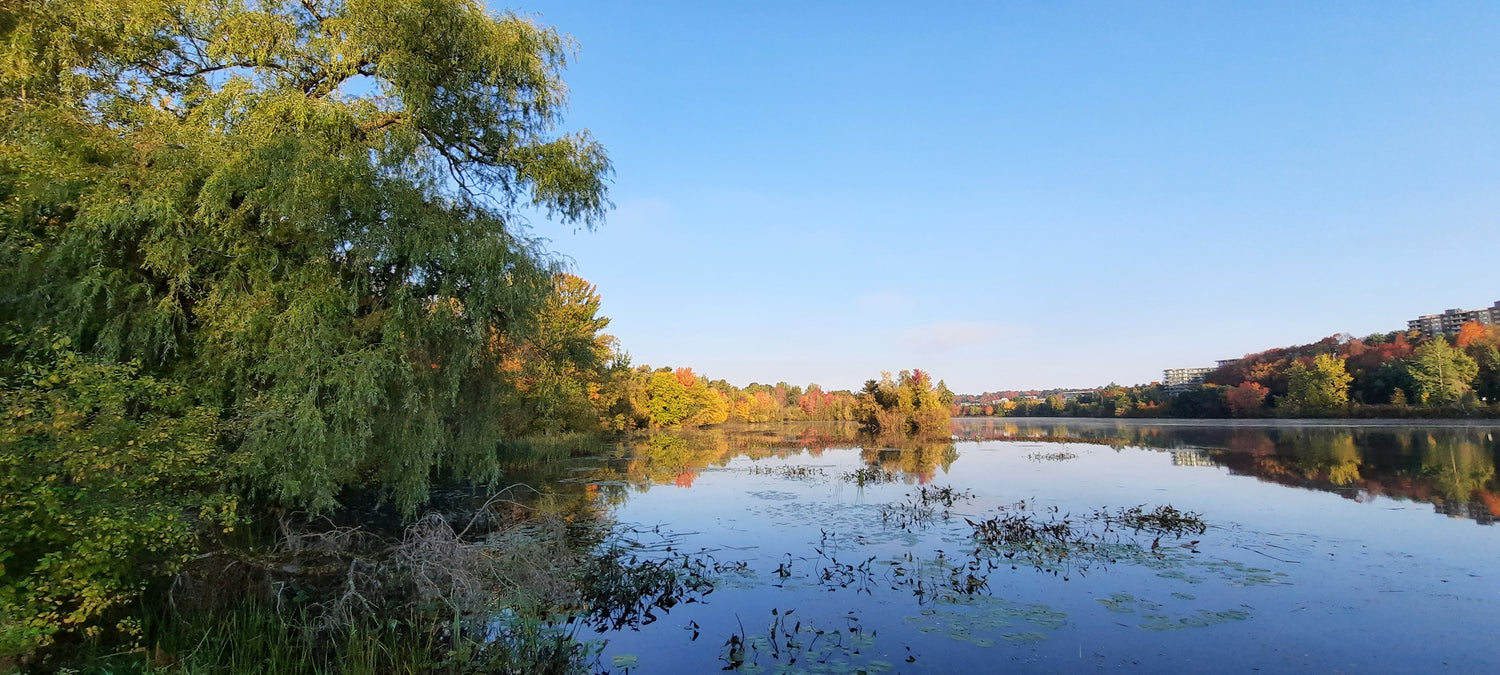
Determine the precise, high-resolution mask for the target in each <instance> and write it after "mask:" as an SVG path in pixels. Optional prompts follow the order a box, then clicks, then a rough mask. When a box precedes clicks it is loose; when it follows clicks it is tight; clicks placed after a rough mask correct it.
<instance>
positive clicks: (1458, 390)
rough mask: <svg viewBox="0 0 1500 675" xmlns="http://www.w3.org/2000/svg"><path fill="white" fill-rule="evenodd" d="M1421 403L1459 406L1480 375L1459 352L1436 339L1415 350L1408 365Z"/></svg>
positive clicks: (1442, 339)
mask: <svg viewBox="0 0 1500 675" xmlns="http://www.w3.org/2000/svg"><path fill="white" fill-rule="evenodd" d="M1406 369H1407V371H1408V372H1409V373H1410V374H1411V379H1412V380H1413V381H1414V382H1415V383H1416V387H1417V388H1416V393H1417V396H1418V397H1419V399H1420V400H1422V401H1423V402H1425V403H1428V404H1431V405H1452V404H1455V403H1458V402H1459V401H1460V400H1461V399H1462V398H1463V395H1464V394H1465V393H1468V392H1469V389H1470V387H1469V385H1470V383H1472V382H1473V381H1474V378H1475V377H1476V376H1478V375H1479V365H1478V364H1477V363H1475V361H1474V359H1472V358H1470V357H1469V355H1468V354H1465V353H1464V352H1463V350H1462V349H1458V348H1456V347H1450V346H1448V341H1447V340H1446V339H1444V338H1443V337H1441V336H1439V337H1437V338H1434V339H1433V340H1432V341H1431V342H1428V343H1427V344H1424V345H1422V346H1420V347H1417V349H1416V351H1415V352H1413V353H1412V359H1411V361H1410V362H1408V363H1407V366H1406Z"/></svg>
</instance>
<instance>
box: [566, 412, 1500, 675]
mask: <svg viewBox="0 0 1500 675" xmlns="http://www.w3.org/2000/svg"><path fill="white" fill-rule="evenodd" d="M953 435H954V440H952V441H916V440H910V439H903V438H896V439H876V438H870V437H867V436H861V435H859V434H858V433H857V432H856V431H855V430H854V429H853V428H852V427H850V426H849V425H841V424H835V423H787V424H779V425H763V426H748V427H742V428H720V429H709V430H701V431H691V432H663V433H658V434H654V435H651V436H648V437H641V438H638V439H634V440H632V441H630V442H627V443H623V444H621V445H620V446H618V447H616V448H613V449H612V450H611V451H610V452H608V453H606V454H605V455H603V456H598V457H584V458H578V459H576V460H574V461H573V462H572V463H570V464H568V465H567V466H566V467H563V468H562V469H561V471H562V473H559V474H556V475H554V476H553V477H552V479H551V480H552V481H553V482H552V485H553V486H554V487H553V488H552V489H554V490H558V491H582V492H583V494H584V495H586V497H587V498H589V499H592V500H594V501H596V502H597V503H598V504H600V505H602V506H603V507H604V508H605V509H607V510H608V512H609V513H611V514H612V517H613V519H614V520H615V521H616V522H617V523H618V526H617V528H616V529H617V534H616V535H615V536H614V537H613V538H612V539H611V541H610V542H609V545H610V546H615V547H617V554H618V555H619V557H620V560H621V561H622V564H626V565H629V564H632V561H634V563H635V564H639V563H641V562H644V561H654V563H655V564H658V565H660V566H661V567H662V568H671V569H674V570H677V571H678V575H677V576H678V581H677V582H675V583H674V584H673V585H671V587H670V588H669V589H668V590H666V591H663V592H661V593H660V594H659V595H660V597H648V598H647V599H646V600H645V601H644V602H643V603H641V604H640V605H639V606H638V607H637V608H636V610H635V611H627V612H624V613H622V614H620V615H618V616H615V617H613V620H606V621H596V622H595V625H596V626H597V628H599V629H601V632H592V630H593V629H592V628H585V629H581V630H579V632H578V633H577V637H578V638H579V639H584V640H595V641H596V642H595V643H594V644H595V645H596V646H598V648H599V649H601V650H602V651H601V653H600V665H601V666H602V667H604V668H606V669H612V670H614V671H616V672H620V671H630V672H708V671H718V670H722V669H729V670H738V671H741V672H762V673H781V672H859V671H865V672H992V671H1037V672H1042V671H1045V672H1058V671H1069V672H1081V671H1095V670H1099V669H1108V670H1118V669H1130V670H1142V671H1163V670H1167V671H1173V672H1195V671H1202V672H1208V671H1214V672H1218V671H1224V670H1232V671H1250V670H1256V669H1258V670H1270V671H1291V670H1298V671H1302V670H1316V671H1372V670H1373V671H1382V672H1429V671H1433V670H1439V669H1447V670H1453V671H1456V672H1478V671H1489V672H1495V671H1497V670H1500V648H1497V647H1496V646H1495V641H1494V636H1493V631H1494V628H1495V626H1497V625H1500V529H1497V528H1495V527H1494V526H1493V523H1494V519H1495V517H1496V515H1497V514H1500V498H1497V496H1496V495H1497V483H1496V479H1495V463H1496V454H1497V449H1500V444H1497V440H1496V437H1497V436H1500V427H1496V426H1494V425H1489V426H1485V425H1463V424H1448V425H1413V424H1389V425H1383V424H1380V423H1369V422H1360V423H1350V424H1340V423H1337V422H1333V423H1327V422H1319V423H1286V422H1282V423H1249V422H1246V423H1229V422H1218V423H1197V422H1195V423H1185V422H1154V421H1153V422H1135V421H1114V420H1072V419H1046V420H1042V419H1031V420H1014V419H964V420H955V422H954V424H953ZM647 595H648V596H657V595H658V593H657V591H654V590H653V591H651V592H650V593H648V594H647Z"/></svg>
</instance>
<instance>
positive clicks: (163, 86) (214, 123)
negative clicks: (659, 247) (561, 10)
mask: <svg viewBox="0 0 1500 675" xmlns="http://www.w3.org/2000/svg"><path fill="white" fill-rule="evenodd" d="M5 11H6V19H7V21H6V23H5V25H6V26H8V27H9V28H8V29H7V33H6V35H5V40H4V42H3V43H0V61H3V62H4V63H5V67H4V68H0V100H3V103H0V144H3V145H0V315H4V316H6V317H11V318H15V319H16V320H17V321H19V322H20V325H21V326H22V329H23V330H25V331H28V332H29V331H31V330H34V329H37V328H48V329H50V330H52V331H53V332H55V333H56V334H59V335H67V336H69V337H71V338H72V340H73V344H74V345H76V348H77V349H78V350H79V351H80V352H81V353H83V354H88V355H91V356H93V357H98V358H101V359H104V360H105V361H109V362H114V363H127V362H132V361H139V363H140V368H141V372H142V373H144V374H147V375H150V376H152V377H162V378H166V379H169V380H172V381H176V382H180V383H182V385H183V386H185V387H187V388H188V391H189V392H190V394H191V395H192V397H195V398H197V399H198V400H199V402H201V403H202V404H203V405H206V406H209V407H212V408H218V409H220V410H222V411H223V415H224V417H225V418H226V419H229V420H232V421H234V423H235V424H234V425H233V428H232V430H231V431H232V433H228V434H225V435H223V436H221V437H220V445H221V446H223V447H224V448H225V449H226V451H232V452H234V453H236V454H243V456H244V457H246V459H247V463H246V465H245V468H244V475H245V477H246V478H248V479H249V482H248V484H249V486H250V487H252V488H253V491H254V494H256V495H258V496H260V497H263V498H267V499H271V500H276V501H280V502H282V503H285V504H288V505H291V506H295V507H307V508H311V509H314V510H327V509H330V508H332V507H334V506H335V505H336V496H337V495H338V494H339V492H340V491H341V490H342V489H344V488H345V487H348V486H354V485H359V486H362V487H363V486H370V487H379V488H381V489H383V490H384V492H385V493H386V494H387V495H388V496H389V497H391V498H392V499H393V500H394V501H395V502H396V503H397V504H398V505H399V506H400V507H402V509H403V510H405V511H406V512H408V513H410V512H412V511H413V510H414V509H415V508H416V506H417V505H418V504H420V503H422V501H423V500H424V499H425V498H426V495H427V490H428V485H429V481H430V480H431V479H432V478H433V477H434V476H436V475H441V474H454V475H459V476H463V477H467V478H473V479H479V480H485V479H492V478H494V477H495V472H496V468H495V462H494V447H495V444H496V441H497V440H498V439H499V438H500V436H501V435H502V433H503V429H502V428H501V420H500V416H499V415H498V414H497V411H498V409H499V407H500V406H501V405H502V404H503V402H504V401H505V396H506V389H505V388H504V387H503V386H501V385H500V384H499V383H497V382H496V379H497V378H495V377H494V373H495V371H496V367H497V365H498V363H499V360H500V354H499V353H497V350H496V349H494V344H495V341H496V337H497V336H509V337H515V338H520V337H524V335H523V333H524V332H525V331H527V330H528V329H534V328H535V326H536V322H533V321H529V318H530V316H531V315H532V313H533V312H534V311H535V310H536V309H537V308H538V307H540V306H541V305H542V303H543V300H544V298H545V297H546V296H547V295H548V294H549V293H550V292H552V289H553V285H552V283H551V280H552V274H553V268H554V264H553V263H552V262H551V260H550V258H549V256H548V255H547V254H546V252H545V251H544V250H543V249H542V248H541V247H540V245H539V244H538V243H537V242H536V241H534V240H531V239H529V238H528V237H527V236H526V234H525V232H524V230H522V229H520V227H519V226H518V223H519V222H520V219H519V218H518V217H517V216H516V214H515V213H514V207H516V206H519V205H521V204H530V205H533V206H535V207H537V208H539V209H542V210H544V211H547V212H549V213H551V214H553V215H555V216H556V217H558V218H559V219H561V220H563V221H564V222H570V223H578V224H582V225H586V226H591V225H592V224H593V223H595V222H597V220H598V218H599V217H600V216H601V215H602V213H603V211H604V209H605V208H607V206H608V204H607V201H606V200H605V197H604V195H605V177H606V176H607V174H608V172H609V162H608V159H607V158H606V157H605V154H604V152H603V150H602V148H601V147H600V146H599V145H598V144H597V143H595V142H594V141H592V140H591V139H590V138H589V137H588V135H587V134H586V133H578V134H561V133H558V132H557V125H558V123H559V121H560V116H561V113H562V110H563V108H564V106H565V104H566V100H565V92H566V90H565V87H564V85H563V82H562V80H561V78H560V73H561V70H562V68H563V66H564V64H565V61H566V55H567V51H568V49H569V47H570V45H569V42H568V40H567V39H566V38H565V37H563V36H561V35H559V34H558V33H557V32H556V31H554V30H552V29H550V28H545V27H541V26H538V25H535V24H533V23H532V22H530V21H529V20H526V19H522V18H519V17H516V16H512V15H502V16H491V15H489V14H487V13H486V12H485V11H484V10H483V8H482V7H481V6H480V5H479V4H478V3H475V2H471V1H467V0H420V1H417V2H407V1H405V0H401V1H397V0H348V1H334V0H309V1H308V2H304V3H281V2H273V3H249V2H242V1H239V0H230V1H229V2H223V3H198V2H170V1H166V0H132V1H131V2H121V1H118V0H75V1H72V2H48V3H41V2H28V3H20V4H11V5H9V6H7V9H6V10H5Z"/></svg>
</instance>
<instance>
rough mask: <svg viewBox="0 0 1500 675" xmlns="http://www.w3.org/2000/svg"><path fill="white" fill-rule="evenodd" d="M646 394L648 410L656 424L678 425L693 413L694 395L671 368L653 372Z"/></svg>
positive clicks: (665, 425)
mask: <svg viewBox="0 0 1500 675" xmlns="http://www.w3.org/2000/svg"><path fill="white" fill-rule="evenodd" d="M646 396H647V399H646V401H647V402H646V410H647V412H649V413H650V415H651V422H652V423H653V424H654V425H656V426H663V427H672V426H677V425H679V424H681V423H682V421H683V420H685V419H687V417H688V415H691V414H692V413H693V397H692V395H691V394H690V393H688V388H687V387H686V386H684V385H683V384H682V383H681V382H679V381H678V380H677V376H676V375H673V374H672V372H671V371H669V370H658V371H656V372H654V373H651V379H650V382H649V383H648V384H647V386H646Z"/></svg>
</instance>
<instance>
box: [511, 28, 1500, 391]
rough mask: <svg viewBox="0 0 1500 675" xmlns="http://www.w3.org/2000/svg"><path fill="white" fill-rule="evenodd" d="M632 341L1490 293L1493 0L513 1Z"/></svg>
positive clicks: (1257, 337) (846, 375)
mask: <svg viewBox="0 0 1500 675" xmlns="http://www.w3.org/2000/svg"><path fill="white" fill-rule="evenodd" d="M494 6H495V7H497V8H498V7H509V8H511V9H513V10H515V11H518V12H520V13H523V14H527V15H531V16H533V17H534V18H536V20H538V21H539V22H541V23H545V24H549V25H553V26H556V27H557V28H558V29H559V30H561V31H562V32H564V33H568V34H571V35H572V36H573V37H574V38H575V39H576V40H577V41H578V44H579V53H578V57H577V59H576V60H575V61H574V62H573V63H572V64H571V65H570V67H569V69H568V72H567V74H566V79H567V81H568V85H569V87H570V89H571V90H572V108H571V110H570V113H569V115H568V119H567V123H566V126H567V128H569V129H576V128H587V129H589V130H590V131H591V132H592V133H593V134H594V136H595V137H596V138H598V139H599V140H600V141H601V142H603V143H604V145H605V146H606V147H607V148H608V149H609V152H610V155H611V157H612V159H613V161H614V163H615V169H616V175H615V177H614V183H613V186H612V192H611V198H612V200H613V201H614V202H615V204H616V205H617V208H616V209H615V211H613V212H612V213H611V215H610V217H609V219H608V221H607V222H606V223H605V224H604V225H603V226H602V227H600V228H599V229H598V230H597V231H595V232H580V233H574V232H573V231H572V229H571V228H567V227H562V226H558V225H554V224H551V223H547V222H545V221H541V220H537V221H535V222H534V233H535V234H538V235H541V236H544V237H547V238H549V239H551V240H552V247H553V248H554V249H555V250H557V251H558V252H560V253H564V254H566V255H568V256H570V257H571V258H572V259H573V261H574V263H575V271H576V272H577V273H578V274H580V275H581V276H583V277H585V278H587V279H589V280H591V281H593V282H595V283H597V284H598V286H599V289H600V292H601V294H602V295H603V297H604V313H605V314H607V315H608V316H610V317H611V318H612V319H613V323H612V325H611V327H610V332H611V333H613V334H615V335H616V336H618V337H619V338H620V340H621V341H622V343H623V345H624V347H625V348H626V349H627V350H628V351H629V352H630V353H631V355H632V357H633V360H634V362H635V363H637V364H642V363H645V364H650V365H653V366H663V365H670V366H692V367H693V368H694V369H695V370H696V371H698V372H700V373H703V374H706V375H708V376H710V377H713V378H724V379H728V380H729V381H731V382H733V383H735V384H739V385H744V384H748V383H749V382H752V381H759V382H776V381H779V380H785V381H788V382H792V383H796V384H805V383H807V382H810V381H812V382H818V383H820V384H823V385H824V386H825V387H829V388H854V387H858V386H859V385H860V384H861V383H862V382H863V381H864V380H866V379H869V378H871V377H877V376H878V374H879V372H880V371H881V370H899V369H903V368H922V369H924V370H928V371H930V372H932V373H934V375H936V376H937V377H941V378H944V379H946V380H947V382H948V383H949V385H950V386H951V387H952V388H953V389H955V390H956V391H960V392H971V393H977V392H979V391H985V390H998V389H1011V388H1032V387H1037V388H1041V387H1082V386H1092V385H1099V384H1104V383H1108V382H1110V381H1115V382H1119V383H1123V384H1132V383H1140V382H1149V381H1152V380H1156V379H1159V378H1160V376H1161V369H1163V368H1167V367H1184V366H1196V365H1211V364H1212V362H1213V361H1214V360H1215V359H1219V358H1227V357H1234V356H1240V355H1242V354H1245V353H1247V352H1253V351H1259V350H1262V349H1266V348H1270V347H1275V346H1283V345H1288V344H1298V343H1304V342H1311V341H1314V340H1317V339H1319V338H1321V337H1324V336H1327V335H1331V334H1333V333H1337V332H1349V333H1353V334H1356V335H1364V334H1367V333H1371V332H1375V331H1382V332H1383V331H1387V330H1394V329H1398V328H1404V327H1405V322H1406V320H1407V319H1410V318H1413V317H1415V316H1416V315H1418V314H1423V313H1431V312H1435V311H1441V310H1443V309H1445V308H1449V307H1463V308H1473V307H1481V306H1488V305H1490V304H1491V303H1492V302H1494V301H1496V300H1500V275H1497V274H1496V269H1497V267H1500V265H1497V254H1500V227H1497V221H1500V3H1486V2H1465V3H1459V2H1421V3H1410V2H1404V3H1380V2H1350V3H1307V2H1289V3H1273V2H1254V3H1216V2H1201V3H1182V2H1173V3H1166V2H1163V3H1151V2H1108V3H1106V2H1096V3H1060V2H1035V3H1031V2H995V3H988V2H984V3H981V2H972V3H959V2H952V3H944V2H936V3H922V4H916V5H913V4H910V3H877V2H829V3H816V2H812V3H796V2H757V3H727V2H726V3H720V2H660V3H658V2H597V3H594V2H562V1H556V2H532V3H529V4H526V5H522V6H513V5H509V6H508V5H499V4H495V5H494Z"/></svg>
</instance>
